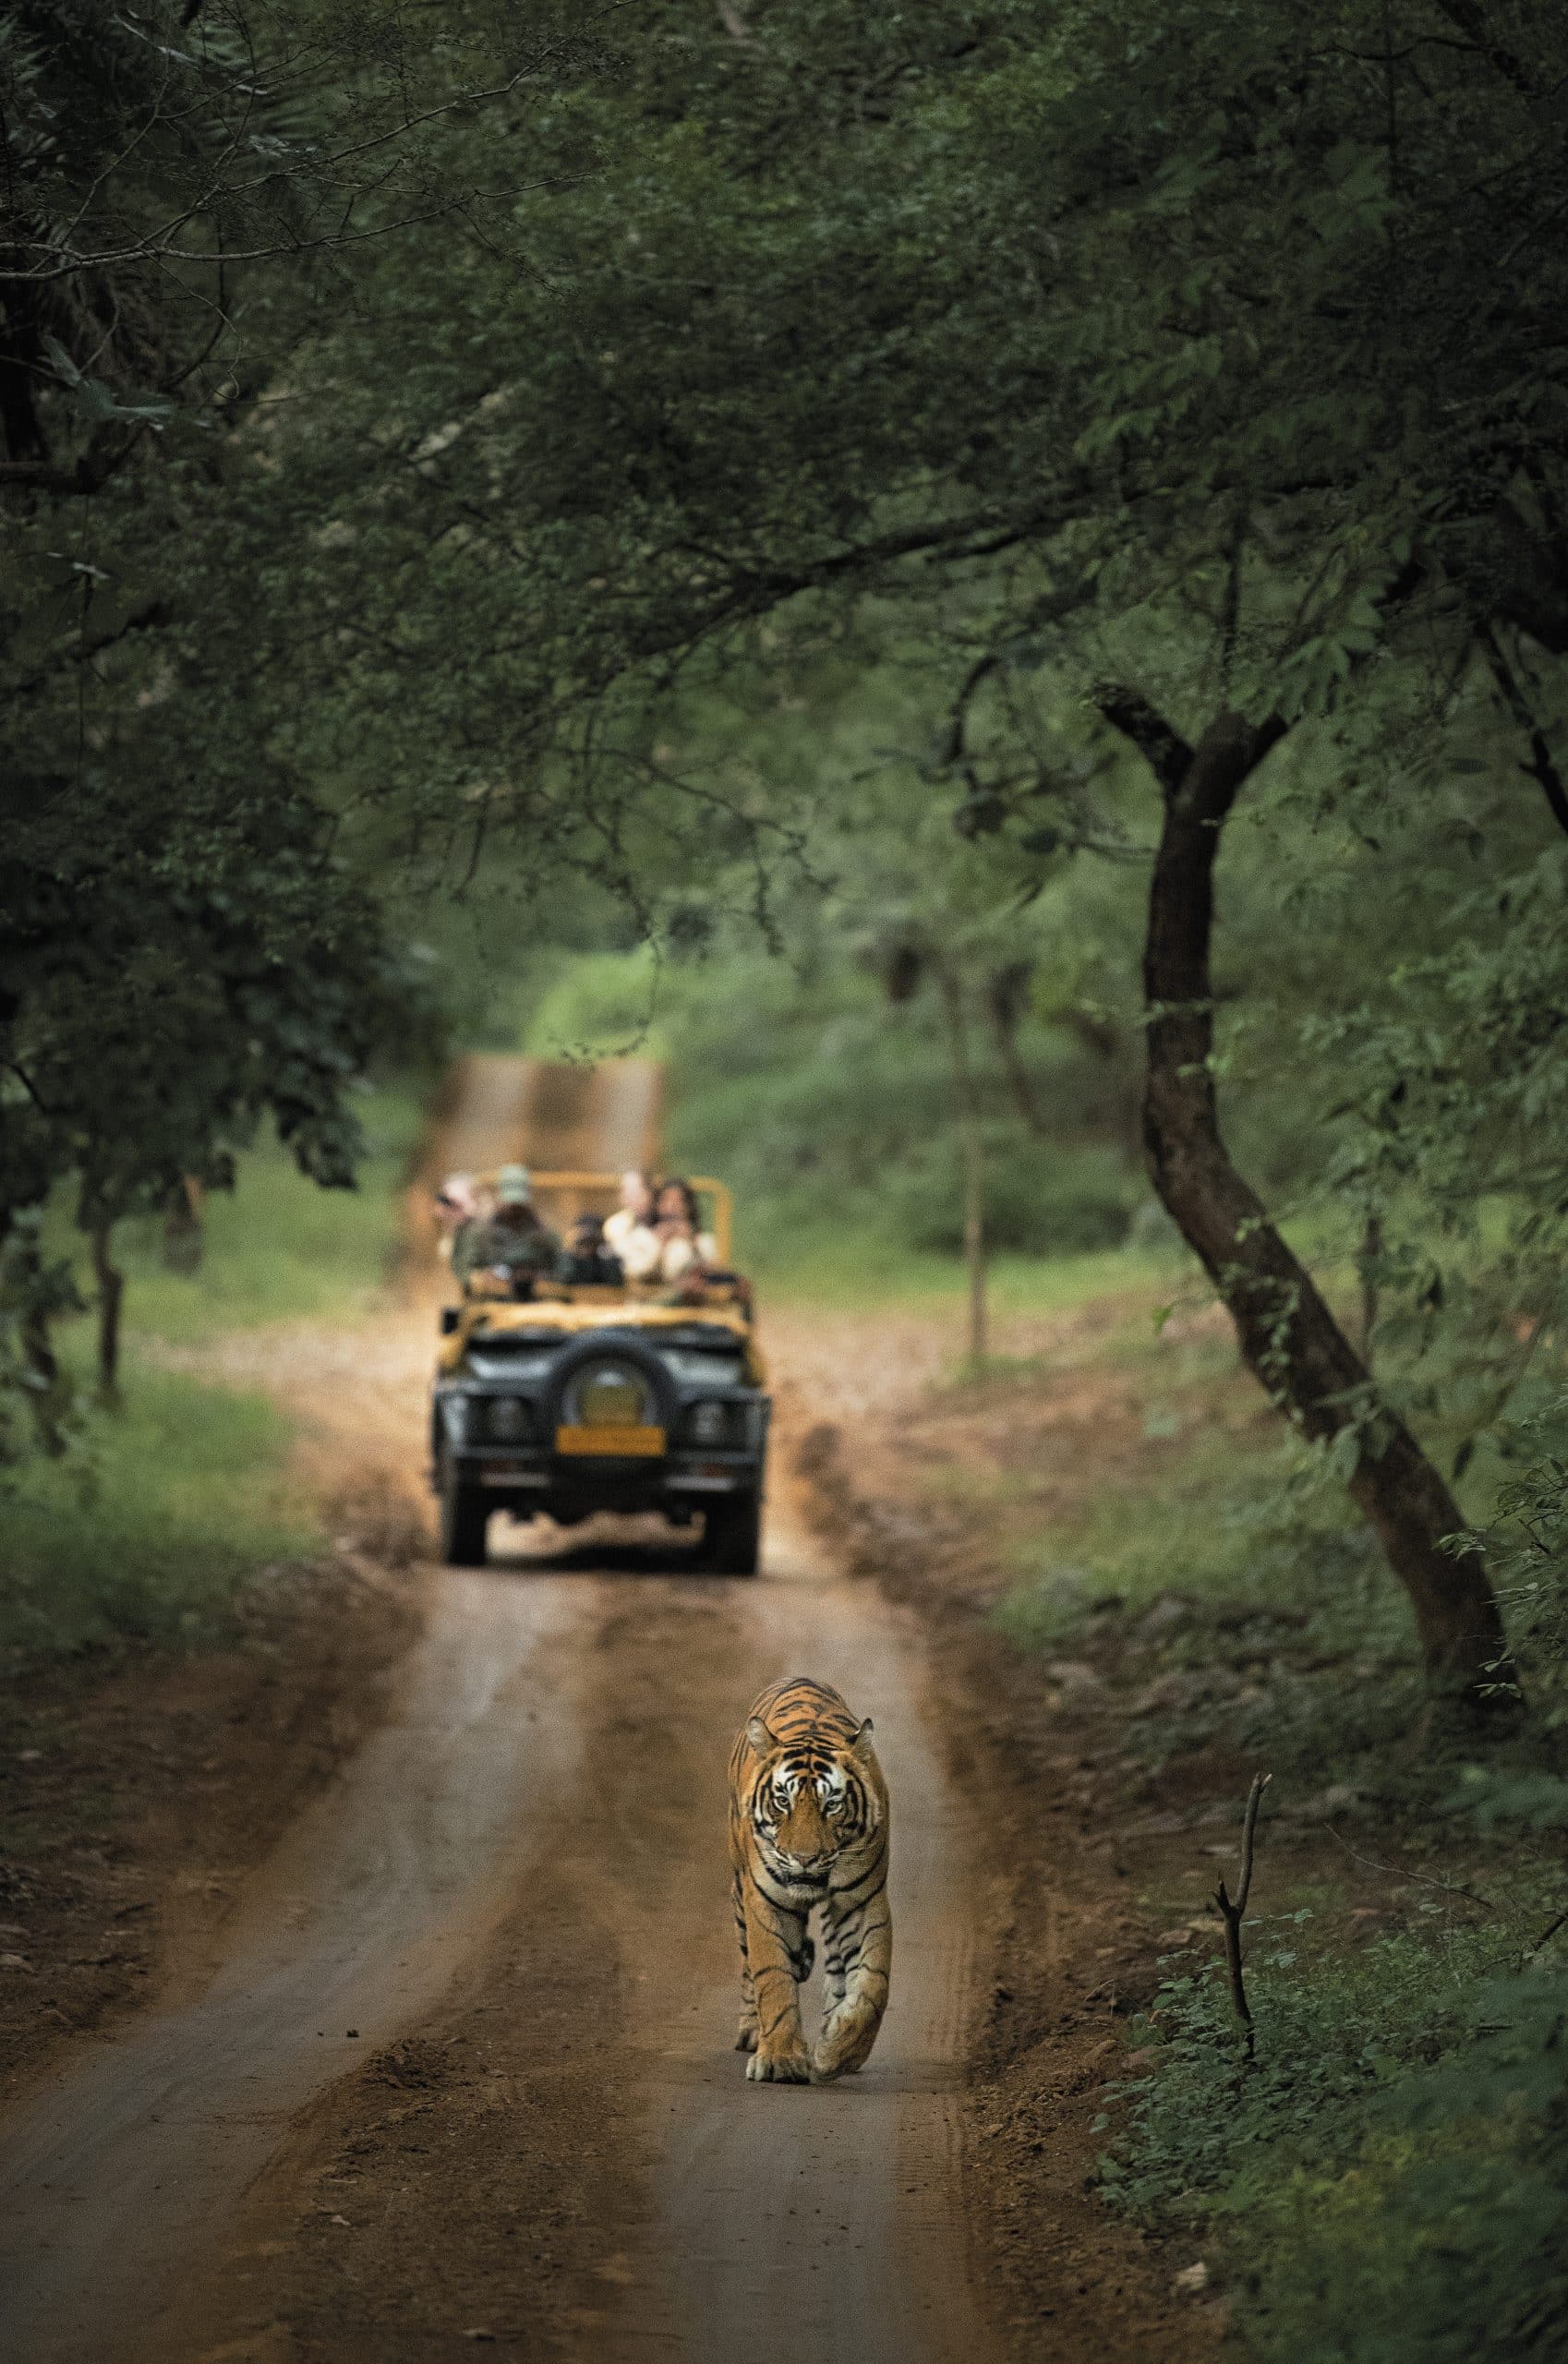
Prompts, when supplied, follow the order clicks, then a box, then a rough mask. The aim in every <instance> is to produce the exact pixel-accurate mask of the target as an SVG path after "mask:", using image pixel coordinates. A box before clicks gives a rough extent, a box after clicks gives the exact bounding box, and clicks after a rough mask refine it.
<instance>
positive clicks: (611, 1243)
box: [604, 1166, 663, 1281]
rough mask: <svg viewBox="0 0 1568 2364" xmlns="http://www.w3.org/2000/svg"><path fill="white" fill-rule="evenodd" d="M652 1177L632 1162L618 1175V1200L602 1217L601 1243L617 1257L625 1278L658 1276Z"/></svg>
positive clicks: (657, 1241)
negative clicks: (611, 1210)
mask: <svg viewBox="0 0 1568 2364" xmlns="http://www.w3.org/2000/svg"><path fill="white" fill-rule="evenodd" d="M656 1196H657V1193H656V1191H655V1188H654V1179H653V1176H652V1175H651V1174H644V1173H642V1172H641V1171H640V1170H639V1169H638V1168H637V1167H636V1166H633V1167H632V1168H631V1169H630V1171H629V1172H627V1173H625V1174H623V1175H622V1176H621V1204H620V1205H619V1206H618V1207H617V1209H616V1210H615V1212H614V1213H613V1214H612V1215H607V1216H606V1217H605V1225H604V1237H605V1245H606V1247H607V1248H609V1250H610V1251H611V1253H612V1254H613V1255H616V1256H619V1257H620V1259H621V1271H622V1272H624V1273H625V1275H626V1278H627V1279H628V1280H629V1281H652V1280H657V1278H658V1276H659V1254H660V1250H661V1248H662V1245H663V1243H662V1242H661V1240H660V1239H659V1237H658V1235H657V1232H656V1230H655V1228H654V1214H655V1199H656Z"/></svg>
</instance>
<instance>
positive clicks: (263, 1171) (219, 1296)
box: [115, 1083, 424, 1342]
mask: <svg viewBox="0 0 1568 2364" xmlns="http://www.w3.org/2000/svg"><path fill="white" fill-rule="evenodd" d="M360 1121H361V1124H362V1125H363V1127H364V1131H365V1139H366V1152H367V1153H366V1156H365V1160H364V1163H363V1164H362V1165H361V1167H360V1169H359V1179H358V1187H357V1188H356V1189H353V1190H322V1189H320V1188H317V1186H316V1185H315V1184H314V1183H312V1182H308V1181H307V1180H306V1179H305V1177H304V1176H302V1175H301V1174H300V1173H299V1172H298V1170H297V1168H296V1165H295V1163H294V1160H293V1158H292V1157H291V1156H290V1155H289V1153H288V1152H287V1150H286V1149H284V1148H283V1146H282V1144H281V1143H279V1142H278V1141H276V1140H265V1141H262V1142H259V1144H258V1145H257V1147H256V1148H255V1149H253V1150H251V1151H249V1152H247V1154H246V1155H245V1156H244V1157H242V1158H241V1160H240V1162H239V1173H238V1177H237V1181H236V1184H235V1188H234V1189H233V1190H232V1191H226V1190H214V1191H212V1192H211V1193H210V1194H209V1196H208V1198H207V1200H206V1202H205V1205H204V1208H203V1218H202V1222H203V1232H204V1245H203V1253H202V1258H201V1262H200V1265H199V1269H198V1270H197V1271H196V1272H194V1273H190V1274H188V1275H187V1274H184V1273H180V1272H170V1271H168V1270H167V1269H166V1267H165V1265H164V1263H163V1237H162V1225H161V1224H159V1223H158V1222H156V1221H154V1220H151V1219H145V1220H141V1221H137V1222H132V1223H127V1224H122V1225H121V1226H120V1228H119V1230H118V1231H117V1232H116V1234H115V1253H116V1257H117V1259H118V1261H119V1263H120V1266H121V1269H122V1270H123V1271H124V1272H125V1274H126V1283H127V1286H126V1321H127V1328H128V1330H129V1331H130V1332H131V1333H133V1334H134V1333H136V1332H138V1331H144V1332H148V1333H151V1334H154V1335H156V1336H158V1337H161V1338H168V1339H172V1340H174V1339H177V1340H180V1341H182V1342H193V1341H199V1340H200V1339H201V1338H203V1337H207V1336H210V1335H211V1334H212V1333H215V1332H217V1331H220V1330H232V1329H238V1328H249V1327H253V1326H254V1325H256V1324H257V1323H259V1322H265V1321H286V1320H291V1319H300V1320H309V1319H313V1318H318V1317H322V1316H330V1315H333V1314H341V1315H348V1314H352V1313H354V1312H356V1311H358V1310H361V1309H363V1308H364V1307H365V1306H366V1305H368V1303H369V1302H370V1301H371V1300H372V1299H373V1297H375V1295H376V1292H377V1291H378V1289H379V1288H380V1286H381V1285H382V1284H383V1282H384V1280H385V1278H386V1273H387V1267H388V1258H389V1256H390V1255H391V1254H392V1252H393V1249H394V1246H395V1242H396V1237H397V1214H398V1209H397V1200H398V1195H399V1192H400V1191H401V1189H402V1187H403V1184H404V1177H405V1176H406V1173H407V1169H408V1163H409V1159H410V1156H411V1155H412V1152H413V1150H414V1147H415V1144H416V1141H417V1140H418V1138H419V1131H420V1128H421V1126H422V1124H423V1121H424V1108H423V1102H422V1100H421V1097H420V1095H419V1093H418V1092H417V1091H416V1089H415V1088H414V1087H412V1086H411V1085H408V1084H404V1083H398V1084H393V1085H386V1086H381V1087H379V1088H378V1089H377V1090H376V1091H375V1092H368V1093H367V1094H366V1097H365V1101H364V1104H363V1107H362V1110H361V1116H360Z"/></svg>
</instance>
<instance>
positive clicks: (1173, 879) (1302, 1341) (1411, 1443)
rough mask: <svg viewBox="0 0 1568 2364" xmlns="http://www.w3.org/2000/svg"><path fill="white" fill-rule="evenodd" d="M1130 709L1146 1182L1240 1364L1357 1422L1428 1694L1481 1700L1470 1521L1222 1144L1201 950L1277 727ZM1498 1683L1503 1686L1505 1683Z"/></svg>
mask: <svg viewBox="0 0 1568 2364" xmlns="http://www.w3.org/2000/svg"><path fill="white" fill-rule="evenodd" d="M1102 706H1103V710H1104V711H1105V712H1106V714H1107V717H1108V718H1110V719H1112V720H1114V721H1116V724H1117V727H1118V728H1120V729H1123V730H1127V731H1128V735H1129V736H1132V737H1134V738H1135V739H1136V740H1137V742H1138V743H1139V744H1140V746H1141V747H1142V748H1143V752H1144V753H1145V754H1147V755H1148V756H1149V757H1150V760H1151V761H1152V763H1153V764H1154V767H1155V770H1156V772H1157V773H1158V774H1159V777H1160V780H1161V785H1162V788H1163V789H1164V808H1165V809H1164V830H1163V833H1162V836H1161V840H1160V850H1159V853H1158V855H1157V857H1156V860H1155V864H1154V876H1153V883H1152V888H1151V891H1150V898H1149V934H1148V939H1147V943H1146V945H1145V949H1144V963H1143V983H1144V998H1145V1005H1146V1008H1147V1013H1148V1037H1149V1067H1148V1080H1147V1087H1146V1091H1145V1095H1144V1104H1143V1137H1144V1145H1145V1148H1146V1150H1147V1152H1148V1156H1149V1163H1150V1166H1151V1170H1152V1175H1153V1179H1154V1187H1155V1188H1156V1189H1157V1190H1158V1192H1159V1195H1160V1198H1161V1200H1162V1202H1163V1203H1164V1207H1165V1208H1166V1210H1167V1212H1169V1213H1170V1215H1171V1216H1172V1218H1173V1219H1174V1221H1175V1222H1176V1224H1177V1226H1178V1228H1179V1229H1180V1231H1181V1234H1182V1236H1183V1238H1184V1239H1186V1241H1187V1242H1188V1246H1189V1247H1190V1248H1192V1249H1193V1250H1194V1251H1195V1253H1196V1254H1197V1255H1198V1256H1199V1258H1200V1260H1201V1261H1202V1264H1203V1266H1204V1269H1205V1271H1206V1272H1208V1274H1209V1276H1210V1278H1211V1280H1212V1282H1213V1284H1214V1286H1215V1288H1216V1289H1217V1290H1218V1291H1219V1294H1220V1296H1221V1297H1223V1299H1224V1303H1225V1305H1226V1307H1227V1308H1228V1309H1229V1311H1230V1314H1231V1318H1232V1320H1233V1321H1235V1323H1236V1333H1237V1336H1238V1338H1239V1340H1240V1344H1241V1351H1242V1355H1243V1357H1244V1358H1245V1360H1246V1362H1247V1363H1248V1367H1249V1369H1251V1370H1252V1371H1253V1372H1254V1374H1255V1375H1256V1377H1257V1378H1258V1379H1259V1380H1260V1381H1261V1382H1262V1384H1263V1386H1264V1387H1265V1388H1266V1389H1267V1391H1268V1393H1269V1394H1270V1395H1271V1397H1272V1399H1273V1401H1274V1402H1275V1404H1276V1405H1278V1406H1279V1407H1280V1409H1281V1410H1282V1411H1284V1412H1285V1415H1286V1417H1288V1418H1289V1419H1290V1420H1291V1421H1292V1422H1293V1423H1294V1424H1295V1425H1296V1426H1297V1428H1298V1429H1300V1430H1301V1431H1302V1433H1303V1434H1304V1435H1305V1436H1308V1437H1311V1438H1314V1439H1317V1440H1322V1441H1333V1440H1334V1439H1336V1438H1339V1437H1342V1436H1344V1435H1345V1433H1346V1431H1355V1432H1356V1433H1357V1436H1358V1447H1357V1459H1356V1463H1355V1466H1354V1470H1353V1472H1352V1475H1351V1477H1350V1479H1349V1485H1350V1491H1351V1493H1352V1495H1353V1496H1354V1498H1355V1500H1356V1502H1357V1505H1358V1506H1359V1508H1360V1510H1361V1511H1362V1513H1363V1514H1364V1515H1365V1517H1366V1518H1367V1519H1368V1520H1369V1523H1370V1525H1371V1526H1372V1527H1373V1528H1374V1529H1375V1531H1376V1533H1377V1536H1378V1539H1379V1541H1380V1542H1381V1545H1382V1548H1383V1550H1384V1552H1385V1553H1386V1555H1387V1558H1388V1561H1389V1564H1390V1566H1391V1567H1392V1568H1393V1572H1394V1574H1396V1575H1397V1576H1398V1578H1399V1580H1400V1582H1401V1583H1402V1584H1403V1585H1404V1586H1405V1591H1406V1592H1407V1593H1408V1594H1409V1596H1410V1601H1411V1605H1412V1607H1413V1609H1414V1610H1415V1615H1416V1627H1417V1634H1418V1635H1419V1637H1420V1644H1421V1649H1422V1654H1423V1657H1424V1658H1425V1661H1426V1668H1427V1675H1428V1680H1429V1683H1430V1684H1431V1685H1432V1687H1433V1689H1434V1690H1436V1691H1438V1692H1441V1693H1447V1694H1454V1695H1467V1696H1468V1697H1469V1698H1470V1699H1472V1700H1477V1701H1478V1700H1480V1699H1481V1697H1482V1694H1483V1692H1484V1690H1485V1689H1486V1687H1487V1684H1488V1681H1489V1676H1488V1670H1491V1674H1490V1680H1491V1681H1492V1682H1496V1681H1497V1680H1498V1679H1500V1678H1499V1672H1498V1670H1499V1669H1500V1663H1501V1662H1502V1661H1504V1660H1505V1658H1506V1644H1505V1642H1504V1639H1503V1633H1502V1619H1501V1617H1500V1615H1499V1613H1498V1608H1497V1603H1496V1600H1495V1599H1494V1598H1493V1596H1492V1592H1491V1588H1490V1585H1489V1584H1488V1582H1487V1578H1486V1572H1485V1568H1484V1565H1483V1563H1482V1562H1481V1560H1480V1559H1479V1557H1478V1556H1476V1555H1474V1554H1471V1555H1467V1556H1465V1557H1464V1558H1462V1559H1455V1558H1453V1557H1452V1556H1451V1555H1450V1554H1449V1553H1448V1552H1446V1551H1445V1550H1443V1549H1442V1548H1441V1547H1442V1540H1443V1538H1444V1537H1445V1536H1450V1535H1453V1534H1454V1533H1455V1532H1456V1531H1457V1530H1458V1529H1459V1528H1460V1527H1461V1526H1463V1525H1464V1520H1463V1517H1462V1516H1461V1514H1460V1511H1459V1507H1458V1504H1457V1503H1456V1502H1454V1500H1453V1495H1452V1494H1451V1493H1450V1491H1449V1490H1448V1488H1447V1486H1446V1485H1445V1484H1444V1482H1443V1480H1442V1478H1441V1476H1440V1475H1439V1473H1438V1471H1437V1470H1436V1469H1435V1468H1434V1467H1433V1465H1432V1464H1431V1463H1430V1462H1429V1460H1428V1458H1427V1456H1426V1454H1425V1453H1423V1452H1422V1451H1421V1448H1420V1446H1419V1445H1418V1444H1417V1441H1416V1439H1415V1438H1414V1436H1413V1435H1412V1434H1411V1432H1410V1430H1409V1429H1407V1428H1406V1427H1405V1423H1404V1421H1403V1420H1401V1419H1400V1418H1399V1417H1397V1415H1396V1414H1394V1413H1393V1411H1392V1410H1391V1409H1390V1408H1389V1406H1388V1405H1386V1404H1384V1403H1382V1402H1381V1399H1380V1398H1379V1397H1378V1395H1377V1393H1376V1391H1375V1389H1374V1388H1373V1385H1372V1381H1371V1379H1370V1376H1369V1372H1368V1370H1367V1367H1366V1365H1365V1364H1364V1363H1363V1361H1362V1360H1361V1358H1360V1357H1359V1356H1358V1355H1357V1353H1356V1350H1355V1348H1354V1347H1353V1346H1352V1345H1351V1344H1350V1342H1349V1340H1348V1339H1347V1338H1346V1337H1345V1333H1344V1332H1343V1331H1342V1330H1341V1329H1340V1327H1339V1324H1338V1323H1337V1322H1336V1321H1335V1320H1334V1318H1333V1314H1332V1313H1331V1312H1330V1310H1329V1309H1328V1307H1327V1305H1326V1304H1325V1303H1324V1301H1323V1299H1322V1297H1321V1296H1320V1294H1319V1292H1318V1289H1317V1287H1316V1285H1314V1283H1313V1281H1312V1278H1311V1275H1310V1274H1309V1272H1307V1270H1306V1268H1305V1266H1304V1265H1302V1264H1301V1263H1300V1262H1299V1260H1297V1257H1296V1256H1295V1255H1294V1254H1293V1253H1292V1251H1291V1249H1290V1248H1289V1247H1288V1246H1287V1245H1286V1243H1285V1240H1284V1238H1283V1237H1282V1236H1281V1235H1280V1233H1279V1232H1278V1231H1277V1230H1276V1228H1275V1226H1274V1225H1273V1224H1272V1223H1271V1222H1270V1221H1269V1218H1268V1216H1267V1215H1266V1213H1265V1212H1264V1210H1263V1207H1262V1204H1261V1201H1260V1200H1259V1199H1258V1198H1257V1196H1256V1195H1255V1193H1254V1192H1253V1191H1252V1190H1251V1189H1250V1188H1249V1187H1248V1184H1247V1183H1246V1182H1245V1181H1244V1180H1243V1178H1242V1176H1240V1174H1239V1173H1238V1172H1237V1171H1236V1167H1235V1165H1234V1164H1232V1163H1231V1159H1230V1155H1229V1152H1228V1151H1227V1150H1226V1148H1225V1145H1224V1140H1223V1139H1222V1137H1221V1133H1220V1128H1219V1116H1218V1109H1217V1105H1216V1100H1215V1092H1214V1079H1213V1074H1212V1068H1211V1065H1210V1057H1211V1053H1212V1047H1213V1019H1212V1002H1211V988H1210V981H1209V946H1210V937H1211V935H1212V921H1213V868H1214V857H1215V853H1216V851H1217V850H1218V847H1219V842H1220V832H1221V830H1222V829H1223V828H1224V824H1225V821H1226V818H1227V816H1228V815H1229V813H1230V809H1231V806H1232V805H1233V803H1234V802H1235V801H1236V793H1237V791H1238V790H1239V789H1240V787H1241V785H1242V782H1243V781H1244V780H1245V779H1246V778H1247V777H1248V773H1249V772H1250V771H1251V770H1252V769H1253V768H1254V766H1256V765H1257V764H1259V763H1260V761H1261V760H1262V758H1263V756H1264V755H1265V754H1267V753H1268V751H1269V749H1270V748H1271V747H1272V745H1273V744H1274V743H1275V742H1276V741H1277V740H1278V738H1279V737H1280V736H1281V735H1282V732H1283V730H1284V725H1283V724H1281V723H1278V722H1268V723H1263V724H1260V725H1252V724H1249V723H1248V722H1246V721H1244V720H1243V718H1241V717H1240V716H1239V715H1234V714H1229V715H1222V716H1221V717H1220V718H1218V719H1217V720H1216V721H1215V722H1213V723H1212V725H1211V727H1210V729H1209V730H1207V731H1206V732H1205V734H1204V736H1203V737H1202V739H1201V740H1200V742H1199V743H1198V745H1197V747H1196V748H1194V749H1191V750H1188V749H1187V748H1185V747H1184V746H1182V745H1181V743H1180V742H1179V741H1176V739H1175V738H1174V736H1173V735H1172V734H1170V733H1169V732H1168V731H1164V734H1163V738H1159V737H1157V735H1156V733H1155V732H1154V731H1153V730H1152V729H1151V728H1150V726H1151V724H1152V722H1153V721H1154V720H1155V718H1152V717H1149V716H1148V714H1147V710H1146V709H1140V710H1139V711H1136V712H1135V711H1134V707H1135V706H1136V702H1135V701H1128V700H1125V699H1124V700H1123V704H1122V708H1121V711H1120V712H1117V711H1116V710H1114V708H1113V706H1112V705H1110V704H1107V703H1106V700H1105V698H1104V697H1103V698H1102ZM1502 1679H1506V1676H1505V1675H1504V1676H1503V1678H1502Z"/></svg>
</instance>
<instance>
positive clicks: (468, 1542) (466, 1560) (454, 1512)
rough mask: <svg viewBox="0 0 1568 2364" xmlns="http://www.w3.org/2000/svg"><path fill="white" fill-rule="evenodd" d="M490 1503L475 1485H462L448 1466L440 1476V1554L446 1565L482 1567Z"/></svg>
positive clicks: (453, 1566)
mask: <svg viewBox="0 0 1568 2364" xmlns="http://www.w3.org/2000/svg"><path fill="white" fill-rule="evenodd" d="M489 1523H490V1506H489V1503H488V1502H487V1501H486V1499H485V1497H484V1495H483V1493H482V1492H481V1491H480V1490H479V1488H478V1487H477V1486H464V1485H463V1484H461V1483H460V1481H459V1480H458V1479H457V1478H456V1477H454V1476H453V1474H452V1471H451V1470H450V1469H449V1470H448V1471H446V1473H445V1474H444V1476H443V1477H442V1478H441V1540H440V1552H441V1558H442V1559H443V1560H444V1561H445V1562H446V1564H447V1566H448V1567H449V1568H482V1567H483V1566H484V1564H485V1535H486V1530H487V1529H488V1526H489Z"/></svg>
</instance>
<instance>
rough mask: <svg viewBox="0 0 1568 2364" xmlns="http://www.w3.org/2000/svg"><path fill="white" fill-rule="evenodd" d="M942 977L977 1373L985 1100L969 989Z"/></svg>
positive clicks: (982, 1324)
mask: <svg viewBox="0 0 1568 2364" xmlns="http://www.w3.org/2000/svg"><path fill="white" fill-rule="evenodd" d="M941 977H942V995H943V999H944V1000H945V1001H946V1003H947V1029H948V1035H949V1039H950V1041H951V1043H952V1052H953V1081H954V1084H955V1086H956V1087H957V1090H956V1097H957V1100H958V1105H959V1136H960V1139H961V1140H962V1144H963V1160H964V1273H965V1277H966V1280H967V1282H968V1291H969V1361H970V1365H971V1369H976V1370H978V1369H979V1368H980V1366H981V1364H982V1363H983V1361H984V1360H985V1357H986V1355H987V1353H988V1352H989V1330H990V1324H989V1321H988V1317H987V1308H986V1302H985V1144H984V1140H983V1137H982V1134H981V1129H980V1094H979V1092H978V1091H977V1089H976V1086H975V1077H974V1068H973V1064H972V1062H971V1058H970V1047H969V1022H968V1019H967V1018H966V1016H965V1012H964V997H963V987H962V985H961V983H959V979H958V977H957V976H956V975H955V974H954V972H953V971H952V970H951V969H950V968H948V966H947V962H946V961H944V962H943V964H942V970H941Z"/></svg>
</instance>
